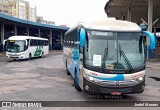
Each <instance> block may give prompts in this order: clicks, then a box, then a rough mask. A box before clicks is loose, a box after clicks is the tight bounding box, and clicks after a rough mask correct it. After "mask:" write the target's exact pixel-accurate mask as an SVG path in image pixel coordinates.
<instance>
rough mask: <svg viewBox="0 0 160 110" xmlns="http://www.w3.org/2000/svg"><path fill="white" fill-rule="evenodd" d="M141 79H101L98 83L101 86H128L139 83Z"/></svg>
mask: <svg viewBox="0 0 160 110" xmlns="http://www.w3.org/2000/svg"><path fill="white" fill-rule="evenodd" d="M138 83H139V81H136V80H130V81H101V82H98V83H97V84H98V85H100V86H107V87H128V86H134V85H136V84H138Z"/></svg>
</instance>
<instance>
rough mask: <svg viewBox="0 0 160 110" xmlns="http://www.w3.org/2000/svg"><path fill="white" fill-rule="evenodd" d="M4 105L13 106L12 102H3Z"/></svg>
mask: <svg viewBox="0 0 160 110" xmlns="http://www.w3.org/2000/svg"><path fill="white" fill-rule="evenodd" d="M2 107H12V104H11V102H2Z"/></svg>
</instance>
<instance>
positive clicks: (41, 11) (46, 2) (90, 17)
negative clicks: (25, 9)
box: [25, 0, 108, 26]
mask: <svg viewBox="0 0 160 110" xmlns="http://www.w3.org/2000/svg"><path fill="white" fill-rule="evenodd" d="M25 1H29V2H30V4H31V5H35V6H37V15H38V16H43V19H44V20H49V21H54V22H55V24H56V25H67V26H73V25H75V24H77V23H78V22H89V21H94V20H97V19H103V18H107V15H106V13H105V11H104V6H105V4H106V3H107V1H108V0H25Z"/></svg>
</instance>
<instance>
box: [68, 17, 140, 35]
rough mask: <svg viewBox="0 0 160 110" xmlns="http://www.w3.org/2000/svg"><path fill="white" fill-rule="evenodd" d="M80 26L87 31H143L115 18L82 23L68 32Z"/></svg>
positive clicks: (133, 24)
mask: <svg viewBox="0 0 160 110" xmlns="http://www.w3.org/2000/svg"><path fill="white" fill-rule="evenodd" d="M78 26H82V27H84V28H87V29H93V30H104V31H105V30H106V31H123V32H130V31H141V28H140V27H139V26H138V25H137V24H136V23H133V22H129V21H122V20H116V19H113V18H107V19H103V20H97V21H93V22H89V23H83V22H80V23H78V24H77V25H76V26H74V27H73V28H70V29H69V30H68V32H70V31H72V30H74V29H75V28H76V27H78ZM68 32H67V33H68Z"/></svg>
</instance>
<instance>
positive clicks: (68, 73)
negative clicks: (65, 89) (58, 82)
mask: <svg viewBox="0 0 160 110" xmlns="http://www.w3.org/2000/svg"><path fill="white" fill-rule="evenodd" d="M66 72H67V75H71V74H70V72H69V71H68V69H67V61H66Z"/></svg>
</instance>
